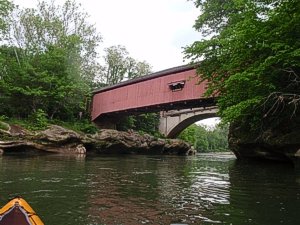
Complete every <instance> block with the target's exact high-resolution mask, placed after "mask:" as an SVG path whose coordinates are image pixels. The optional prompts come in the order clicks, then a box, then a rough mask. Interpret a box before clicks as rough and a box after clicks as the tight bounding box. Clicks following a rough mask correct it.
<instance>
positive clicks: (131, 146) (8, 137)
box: [0, 122, 195, 155]
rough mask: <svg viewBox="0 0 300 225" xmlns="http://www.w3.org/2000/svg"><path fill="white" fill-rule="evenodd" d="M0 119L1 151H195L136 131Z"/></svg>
mask: <svg viewBox="0 0 300 225" xmlns="http://www.w3.org/2000/svg"><path fill="white" fill-rule="evenodd" d="M0 123H1V126H0V152H1V153H2V154H6V153H12V152H20V153H21V152H22V153H27V152H30V153H63V154H90V153H91V154H176V155H190V154H194V153H195V152H194V150H192V149H191V147H190V145H189V144H187V143H186V142H184V141H181V140H177V139H160V138H155V137H153V136H150V135H148V134H139V133H137V132H123V131H116V130H108V129H105V130H99V132H98V133H96V134H94V135H87V134H82V133H78V132H75V131H73V130H69V129H66V128H63V127H61V126H57V125H51V126H50V127H49V128H48V129H46V130H43V131H39V132H30V131H28V130H26V129H24V128H22V127H20V126H17V125H9V124H6V123H3V122H0ZM1 127H2V128H1ZM4 128H5V129H4Z"/></svg>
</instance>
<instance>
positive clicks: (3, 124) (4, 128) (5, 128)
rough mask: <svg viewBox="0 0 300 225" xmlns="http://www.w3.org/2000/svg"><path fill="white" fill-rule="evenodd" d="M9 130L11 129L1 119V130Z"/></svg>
mask: <svg viewBox="0 0 300 225" xmlns="http://www.w3.org/2000/svg"><path fill="white" fill-rule="evenodd" d="M8 129H9V127H8V126H7V125H6V124H5V123H3V122H1V119H0V130H6V131H7V130H8Z"/></svg>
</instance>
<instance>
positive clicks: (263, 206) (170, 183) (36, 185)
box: [0, 154, 300, 225]
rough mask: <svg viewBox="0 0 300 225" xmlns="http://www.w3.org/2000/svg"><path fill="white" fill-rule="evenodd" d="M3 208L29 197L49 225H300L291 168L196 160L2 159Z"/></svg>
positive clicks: (296, 179)
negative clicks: (15, 197) (10, 199)
mask: <svg viewBox="0 0 300 225" xmlns="http://www.w3.org/2000/svg"><path fill="white" fill-rule="evenodd" d="M0 167H1V169H0V182H1V187H0V204H1V205H4V204H5V203H6V202H7V200H8V199H9V198H12V197H14V196H16V195H20V196H22V197H24V198H25V199H26V200H27V201H28V202H29V204H31V206H32V207H33V208H34V209H35V211H36V212H37V213H38V215H39V216H40V217H41V219H42V220H43V221H44V223H45V224H46V225H100V224H107V225H109V224H113V225H121V224H122V225H135V224H155V225H156V224H164V225H169V224H176V225H177V224H234V225H236V224H241V225H243V224H257V225H275V224H290V225H297V224H300V215H299V213H300V211H299V210H300V174H299V173H297V172H296V171H295V170H294V168H293V166H292V165H289V164H274V163H266V162H259V163H249V162H238V161H236V159H235V157H234V156H232V155H229V154H224V155H222V154H206V155H201V154H199V155H196V156H188V157H182V156H180V157H179V156H140V155H139V156H136V155H121V156H92V157H91V156H90V157H70V156H69V157H68V156H59V155H50V156H49V155H47V156H2V157H1V158H0Z"/></svg>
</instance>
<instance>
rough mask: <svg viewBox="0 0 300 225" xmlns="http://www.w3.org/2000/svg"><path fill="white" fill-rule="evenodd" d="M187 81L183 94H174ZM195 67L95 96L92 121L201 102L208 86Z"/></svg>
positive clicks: (111, 89) (179, 91)
mask: <svg viewBox="0 0 300 225" xmlns="http://www.w3.org/2000/svg"><path fill="white" fill-rule="evenodd" d="M182 81H184V82H185V83H184V87H183V88H182V90H177V91H172V90H171V89H170V84H172V83H173V84H174V83H176V82H182ZM198 82H199V77H198V76H196V70H195V69H194V68H193V67H191V66H182V67H176V68H171V69H168V70H164V71H162V72H157V73H154V74H150V75H147V76H144V77H141V78H138V79H135V80H131V81H126V82H123V83H120V84H118V85H114V86H111V87H107V88H103V89H100V90H97V91H95V92H94V96H93V102H92V120H95V119H97V118H98V117H100V116H102V115H107V114H109V113H114V112H122V111H126V110H132V109H139V108H144V107H153V106H159V105H165V104H172V103H176V102H181V101H189V100H197V99H200V98H201V97H202V96H203V93H204V91H205V86H206V84H205V83H201V84H200V85H196V84H197V83H198Z"/></svg>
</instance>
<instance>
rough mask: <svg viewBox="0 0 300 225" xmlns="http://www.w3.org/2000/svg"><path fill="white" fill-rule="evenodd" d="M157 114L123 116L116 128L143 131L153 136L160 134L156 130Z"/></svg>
mask: <svg viewBox="0 0 300 225" xmlns="http://www.w3.org/2000/svg"><path fill="white" fill-rule="evenodd" d="M158 125H159V114H158V113H145V114H140V115H135V116H128V117H126V118H123V119H122V120H121V121H120V122H119V123H118V124H117V129H118V130H123V131H127V130H136V131H139V132H145V133H148V134H151V135H154V136H160V135H159V131H158Z"/></svg>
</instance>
